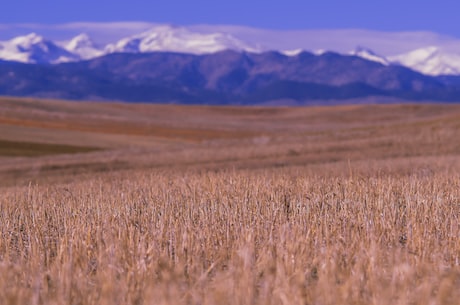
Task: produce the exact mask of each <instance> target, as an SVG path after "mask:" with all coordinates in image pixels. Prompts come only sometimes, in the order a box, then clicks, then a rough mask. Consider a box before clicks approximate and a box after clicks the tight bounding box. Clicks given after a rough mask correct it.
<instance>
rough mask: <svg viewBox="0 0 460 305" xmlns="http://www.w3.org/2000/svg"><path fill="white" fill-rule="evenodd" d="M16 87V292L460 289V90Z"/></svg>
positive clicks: (12, 253)
mask: <svg viewBox="0 0 460 305" xmlns="http://www.w3.org/2000/svg"><path fill="white" fill-rule="evenodd" d="M0 103H1V107H0V274H1V276H0V304H7V305H9V304H103V305H104V304H321V305H322V304H324V305H326V304H376V305H380V304H396V305H397V304H430V305H431V304H459V300H460V266H459V264H460V227H459V226H460V225H459V218H460V174H458V170H460V142H459V141H458V139H460V107H459V106H449V105H386V106H377V105H367V106H364V105H363V106H337V107H311V108H237V107H221V108H218V107H216V108H215V107H185V106H172V105H169V106H154V105H150V106H149V105H127V104H109V103H98V104H96V103H94V104H93V103H68V102H57V101H33V100H24V99H21V100H19V99H8V98H5V99H3V100H1V101H0Z"/></svg>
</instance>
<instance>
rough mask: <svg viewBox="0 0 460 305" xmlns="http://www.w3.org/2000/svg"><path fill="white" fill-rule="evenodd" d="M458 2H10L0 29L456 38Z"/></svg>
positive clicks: (4, 8) (1, 13)
mask: <svg viewBox="0 0 460 305" xmlns="http://www.w3.org/2000/svg"><path fill="white" fill-rule="evenodd" d="M459 12H460V1H458V0H437V1H432V0H418V1H414V0H385V1H373V0H349V1H344V0H314V1H313V0H283V1H274V0H272V1H271V0H230V1H229V0H227V1H218V0H161V1H154V0H127V1H125V0H123V1H121V0H118V1H117V0H78V1H77V0H73V1H70V0H40V1H38V0H12V1H3V3H2V9H1V11H0V24H18V23H39V24H60V23H68V22H79V21H86V22H88V21H91V22H113V21H145V22H157V23H170V24H176V25H194V24H231V25H245V26H251V27H258V28H265V29H277V30H293V29H299V30H300V29H368V30H379V31H433V32H437V33H440V34H444V35H450V36H454V37H458V38H460V26H458V21H457V20H458V15H459Z"/></svg>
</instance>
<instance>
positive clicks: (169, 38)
mask: <svg viewBox="0 0 460 305" xmlns="http://www.w3.org/2000/svg"><path fill="white" fill-rule="evenodd" d="M226 49H232V50H238V51H249V52H256V51H258V48H256V47H253V46H250V45H248V44H246V43H245V42H243V41H241V40H238V39H236V38H235V37H233V36H232V35H230V34H225V33H208V34H204V33H198V32H192V31H190V30H188V29H186V28H184V27H177V26H169V25H166V26H156V27H153V28H152V29H150V30H148V31H146V32H143V33H141V34H138V35H134V36H131V37H128V38H124V39H122V40H120V41H118V42H116V43H114V44H110V45H108V46H107V47H106V51H107V52H109V53H113V52H132V53H140V52H142V53H144V52H158V51H168V52H181V53H192V54H206V53H214V52H218V51H222V50H226Z"/></svg>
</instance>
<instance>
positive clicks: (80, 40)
mask: <svg viewBox="0 0 460 305" xmlns="http://www.w3.org/2000/svg"><path fill="white" fill-rule="evenodd" d="M82 47H84V48H87V47H94V43H93V41H92V40H91V38H90V37H89V36H88V35H87V34H85V33H83V34H80V35H77V36H75V37H74V38H72V39H71V40H70V41H69V42H68V43H67V45H66V49H67V50H76V49H79V48H82Z"/></svg>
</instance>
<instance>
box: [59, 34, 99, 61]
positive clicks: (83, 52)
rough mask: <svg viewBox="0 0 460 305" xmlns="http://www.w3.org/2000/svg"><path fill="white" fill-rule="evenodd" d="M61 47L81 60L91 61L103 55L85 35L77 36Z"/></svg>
mask: <svg viewBox="0 0 460 305" xmlns="http://www.w3.org/2000/svg"><path fill="white" fill-rule="evenodd" d="M63 46H64V48H65V49H66V50H67V51H69V52H70V53H73V54H75V55H78V56H79V57H80V58H81V59H91V58H95V57H99V56H102V55H104V54H105V53H104V51H103V50H102V49H100V48H98V47H97V46H96V45H95V43H94V42H93V41H92V40H91V38H90V37H89V36H88V35H87V34H80V35H77V36H75V37H74V38H72V39H71V40H70V41H68V42H67V43H65V44H64V45H63Z"/></svg>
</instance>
